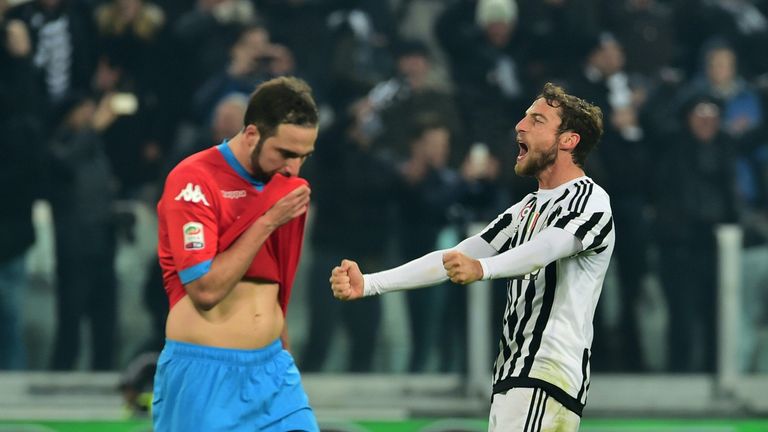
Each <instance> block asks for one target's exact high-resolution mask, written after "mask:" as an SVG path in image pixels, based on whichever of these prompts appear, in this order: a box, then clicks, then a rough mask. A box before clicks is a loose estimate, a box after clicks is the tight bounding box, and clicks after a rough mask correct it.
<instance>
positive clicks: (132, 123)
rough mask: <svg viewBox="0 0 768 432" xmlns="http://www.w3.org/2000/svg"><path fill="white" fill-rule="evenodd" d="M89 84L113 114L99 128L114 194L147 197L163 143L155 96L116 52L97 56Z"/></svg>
mask: <svg viewBox="0 0 768 432" xmlns="http://www.w3.org/2000/svg"><path fill="white" fill-rule="evenodd" d="M93 86H94V91H95V92H96V93H97V94H98V95H99V96H101V97H102V98H103V99H104V100H108V101H109V103H110V104H111V107H110V111H111V112H112V113H113V114H115V118H114V119H112V121H110V122H109V124H108V125H107V126H106V127H105V128H104V129H103V130H102V131H101V138H102V140H103V141H104V151H105V152H106V155H107V157H108V158H109V161H110V164H111V166H112V172H113V174H114V175H115V179H116V180H117V184H118V190H117V193H118V196H119V197H120V198H123V199H143V200H149V196H151V194H152V193H153V192H152V188H153V187H154V186H155V183H156V181H157V179H158V177H159V175H160V167H161V157H162V156H163V154H164V148H163V147H164V145H163V144H164V143H163V142H161V141H159V140H158V139H157V137H158V135H159V129H160V128H162V127H163V125H161V124H160V120H161V119H160V118H159V116H158V115H157V111H158V109H159V107H158V105H157V104H156V99H155V98H154V97H153V96H152V95H151V94H148V93H145V92H143V91H142V89H141V88H140V87H139V86H138V85H137V82H136V77H134V76H133V75H131V73H130V71H129V70H128V69H126V67H125V64H124V63H123V58H122V57H121V56H120V55H119V53H116V52H108V53H105V54H104V55H102V56H101V57H100V58H99V62H98V67H97V68H96V74H95V76H94V84H93Z"/></svg>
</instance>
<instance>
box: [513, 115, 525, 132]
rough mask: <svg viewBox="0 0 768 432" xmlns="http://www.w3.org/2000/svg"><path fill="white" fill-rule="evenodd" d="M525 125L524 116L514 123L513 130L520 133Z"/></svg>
mask: <svg viewBox="0 0 768 432" xmlns="http://www.w3.org/2000/svg"><path fill="white" fill-rule="evenodd" d="M524 126H525V118H522V119H520V121H519V122H517V124H516V125H515V132H517V133H520V132H521V131H522V130H523V127H524Z"/></svg>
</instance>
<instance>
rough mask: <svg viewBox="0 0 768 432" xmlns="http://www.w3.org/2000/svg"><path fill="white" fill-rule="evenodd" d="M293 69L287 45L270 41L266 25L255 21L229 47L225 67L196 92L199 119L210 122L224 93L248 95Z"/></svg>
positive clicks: (196, 109) (291, 57)
mask: <svg viewBox="0 0 768 432" xmlns="http://www.w3.org/2000/svg"><path fill="white" fill-rule="evenodd" d="M293 72H294V61H293V55H292V54H291V52H290V51H289V50H288V49H287V48H286V47H284V46H282V45H278V44H274V43H272V42H271V41H270V38H269V32H268V31H267V28H266V27H264V26H262V25H260V24H254V25H251V26H248V27H246V28H244V29H243V31H242V33H240V37H239V38H238V39H237V42H235V44H234V45H233V46H232V48H231V50H230V61H229V63H228V64H227V65H226V67H225V69H224V70H222V71H220V72H219V73H217V74H216V75H214V76H212V77H210V78H209V79H208V80H206V81H205V83H204V84H203V85H202V87H201V88H200V89H198V90H197V92H195V97H194V100H195V112H196V113H197V119H198V122H200V123H203V124H208V123H210V121H211V118H210V117H211V112H212V110H213V108H214V107H215V106H216V104H218V103H219V101H220V100H221V98H223V97H224V96H226V95H228V94H231V93H241V94H244V95H249V94H250V93H251V92H252V91H253V89H254V88H255V87H256V86H257V85H259V84H260V83H262V82H264V81H267V80H269V79H271V78H275V77H278V76H283V75H288V74H293Z"/></svg>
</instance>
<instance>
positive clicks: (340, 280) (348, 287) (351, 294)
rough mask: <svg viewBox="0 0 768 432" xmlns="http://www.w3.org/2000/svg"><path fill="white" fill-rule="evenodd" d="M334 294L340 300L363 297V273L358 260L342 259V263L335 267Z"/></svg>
mask: <svg viewBox="0 0 768 432" xmlns="http://www.w3.org/2000/svg"><path fill="white" fill-rule="evenodd" d="M328 281H329V282H330V283H331V291H333V296H334V297H336V298H337V299H339V300H355V299H359V298H360V297H363V273H362V272H361V271H360V267H359V266H358V265H357V263H356V262H354V261H352V260H346V259H345V260H342V261H341V265H338V266H336V267H334V268H333V270H332V271H331V277H330V279H328Z"/></svg>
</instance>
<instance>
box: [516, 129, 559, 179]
mask: <svg viewBox="0 0 768 432" xmlns="http://www.w3.org/2000/svg"><path fill="white" fill-rule="evenodd" d="M555 160H557V137H556V138H555V141H554V142H553V143H552V145H551V146H550V147H549V148H548V149H547V150H545V151H543V152H540V153H534V152H532V151H530V150H529V151H528V155H527V156H526V158H525V159H524V160H523V162H527V163H523V164H521V163H519V162H518V163H517V164H515V173H516V174H517V175H519V176H523V177H538V176H539V174H541V173H542V172H543V171H544V170H545V169H547V168H549V167H551V166H552V165H554V163H555Z"/></svg>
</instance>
